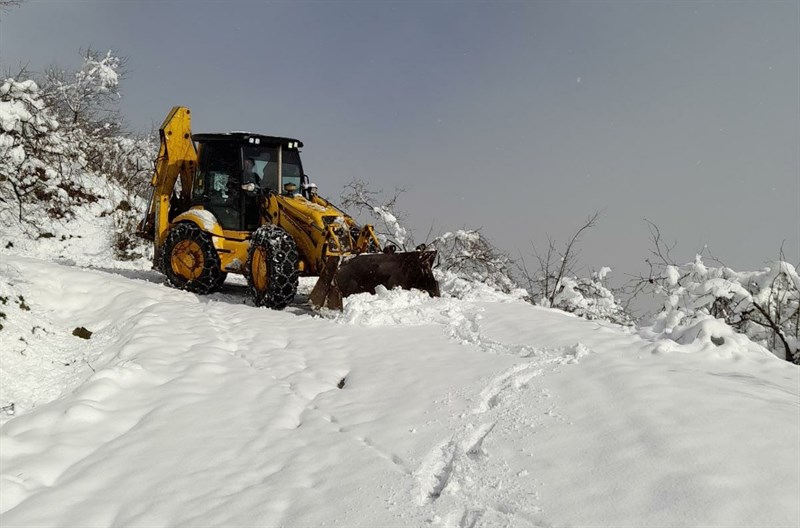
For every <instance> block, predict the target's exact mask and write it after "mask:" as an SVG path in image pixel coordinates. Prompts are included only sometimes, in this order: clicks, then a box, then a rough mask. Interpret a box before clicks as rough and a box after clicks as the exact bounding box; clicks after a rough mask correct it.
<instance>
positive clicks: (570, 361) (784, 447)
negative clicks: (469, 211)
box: [0, 239, 800, 527]
mask: <svg viewBox="0 0 800 528" xmlns="http://www.w3.org/2000/svg"><path fill="white" fill-rule="evenodd" d="M50 240H52V239H50ZM13 250H14V251H16V252H15V253H11V252H10V251H11V250H9V249H5V250H1V251H3V252H2V253H0V296H2V298H3V299H6V300H5V301H4V302H3V303H0V312H3V313H4V314H5V317H4V318H3V317H0V324H2V325H3V329H2V330H0V376H1V377H0V379H2V384H0V408H5V407H6V406H7V405H8V404H9V403H10V402H14V403H15V411H16V414H15V415H13V416H9V415H5V416H3V417H2V421H3V422H4V423H3V425H2V427H0V512H3V513H2V515H1V516H0V524H2V526H4V527H13V526H59V527H60V526H115V527H117V526H119V527H125V526H153V527H157V526H169V527H181V526H186V527H189V526H198V525H203V526H442V527H450V526H453V527H455V526H520V527H523V526H567V525H577V526H586V525H592V526H615V527H616V526H701V525H702V526H726V527H727V526H787V527H788V526H797V525H798V524H800V502H799V501H798V500H797V493H796V492H797V489H798V487H799V486H798V485H799V484H800V469H798V468H800V453H798V449H797V446H798V445H799V444H800V401H799V400H800V375H799V372H800V371H798V369H797V367H796V366H794V365H791V364H789V363H788V362H786V361H782V360H779V359H777V358H776V357H775V356H773V355H771V354H769V353H763V350H760V349H753V348H748V346H749V345H747V343H749V341H747V340H746V338H745V337H744V336H739V337H740V338H741V340H740V341H737V340H736V339H735V336H734V335H733V334H732V333H731V334H728V333H725V330H724V329H723V328H721V327H720V324H721V323H718V322H715V321H714V320H710V321H709V320H702V321H699V322H697V323H696V324H699V326H696V327H695V328H694V329H693V330H692V331H693V332H694V334H693V335H688V334H687V335H685V339H683V338H682V337H680V336H673V337H676V338H677V340H676V341H673V340H664V339H661V337H660V336H658V335H655V334H654V335H652V336H647V335H643V334H641V335H640V334H638V333H635V332H634V331H632V330H628V329H626V328H624V327H620V326H617V325H612V324H610V323H607V322H604V321H586V320H584V319H580V318H578V317H576V316H574V315H570V314H565V313H563V312H560V311H557V310H552V309H546V308H539V307H534V306H531V305H530V304H527V303H525V302H523V301H520V300H519V299H516V298H515V297H514V296H505V297H503V296H502V294H498V293H495V294H494V296H488V295H487V296H484V297H480V296H478V295H476V296H475V297H472V298H470V299H468V300H464V299H459V298H456V297H454V296H451V295H444V296H443V297H441V298H436V299H431V298H429V297H428V296H427V295H425V294H422V293H419V292H413V291H412V292H405V291H398V290H385V289H384V290H379V291H378V293H377V295H374V296H370V295H366V294H362V295H358V296H352V297H349V298H347V299H346V303H345V307H344V310H343V311H342V312H323V313H321V314H318V313H315V312H314V311H312V310H311V309H310V308H309V307H308V306H307V305H306V304H304V302H303V299H302V298H301V299H300V301H298V303H296V304H295V305H293V306H291V307H290V308H288V309H287V310H285V311H281V312H276V311H270V310H265V309H257V308H254V307H252V306H251V305H250V304H249V303H248V301H247V294H246V288H245V287H244V285H243V284H242V283H241V282H237V281H235V280H232V281H230V284H227V285H226V286H225V287H224V288H223V290H222V292H220V293H217V294H214V295H211V296H207V297H199V296H196V295H193V294H189V293H186V292H181V291H176V290H173V289H170V288H168V287H167V286H166V285H165V284H164V283H163V278H162V277H161V276H160V275H159V274H158V273H156V272H154V271H150V270H149V269H146V268H147V266H146V263H145V262H135V263H131V264H128V266H129V268H128V269H121V268H120V267H118V266H115V265H113V264H114V263H113V262H112V261H111V260H110V257H106V256H104V255H103V254H99V255H98V256H97V257H96V258H95V261H94V265H95V267H96V269H87V268H86V267H80V266H81V265H82V264H76V263H78V262H83V261H86V260H87V259H85V258H83V259H82V258H81V255H80V254H81V253H82V248H80V247H75V245H73V246H66V245H65V246H61V247H60V250H59V251H60V253H59V255H60V256H61V258H62V261H61V262H62V263H57V262H53V261H52V260H44V259H42V258H32V257H25V256H21V255H20V254H19V251H21V250H20V248H19V247H14V248H13ZM31 251H33V249H31ZM36 255H37V256H39V257H42V256H43V255H42V254H36ZM63 262H69V263H70V264H64V263H63ZM137 266H138V268H137ZM97 268H102V269H97ZM303 286H304V288H306V289H307V288H308V287H310V284H309V283H307V282H306V283H304V285H303ZM444 290H445V291H446V290H447V289H446V288H444ZM20 296H21V297H22V301H21V300H20ZM23 304H24V306H25V307H27V309H24V308H22V305H23ZM35 326H38V327H40V328H41V330H34V331H33V332H31V329H32V327H35ZM722 326H725V325H722ZM76 327H85V328H86V329H88V330H90V331H92V332H93V334H92V336H91V338H90V339H88V340H84V339H81V338H79V337H76V336H73V335H72V331H73V329H75V328H76ZM726 328H727V327H726ZM679 330H680V331H683V332H689V330H685V329H683V328H681V329H679ZM20 337H22V338H23V339H24V342H23V341H20V340H19V338H20ZM720 337H722V338H723V339H724V342H723V343H722V344H717V343H719V338H720ZM712 338H714V339H713V340H712ZM23 354H24V355H23Z"/></svg>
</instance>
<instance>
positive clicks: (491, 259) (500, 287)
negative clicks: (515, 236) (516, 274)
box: [428, 230, 526, 297]
mask: <svg viewBox="0 0 800 528" xmlns="http://www.w3.org/2000/svg"><path fill="white" fill-rule="evenodd" d="M428 247H429V248H430V249H435V250H436V251H437V252H438V257H437V265H436V268H437V269H438V270H439V271H440V272H441V278H442V279H444V280H445V282H446V284H448V285H451V286H453V288H452V289H451V290H450V291H451V293H455V292H458V291H465V292H466V290H467V289H474V288H466V287H465V286H466V285H465V284H459V282H458V281H459V280H460V281H464V282H466V283H474V284H480V285H481V286H482V289H487V288H488V289H490V290H495V291H499V292H502V293H506V294H513V295H514V296H516V297H525V296H526V292H525V290H523V289H521V288H520V287H519V286H518V285H517V284H516V282H515V281H514V280H513V279H512V278H511V273H510V268H511V260H510V259H509V258H508V256H507V255H506V254H504V253H503V252H501V251H500V250H498V249H497V248H496V247H494V246H493V245H492V243H491V242H489V240H487V239H486V237H484V236H483V234H482V233H481V232H480V231H475V230H458V231H456V232H454V233H453V232H447V233H445V234H443V235H441V236H439V237H436V238H435V239H433V241H432V242H431V243H430V244H429V245H428ZM456 296H458V294H457V293H456Z"/></svg>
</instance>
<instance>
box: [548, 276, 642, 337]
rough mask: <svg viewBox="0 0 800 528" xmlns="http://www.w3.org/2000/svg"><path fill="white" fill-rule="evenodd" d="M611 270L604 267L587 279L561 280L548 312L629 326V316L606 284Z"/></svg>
mask: <svg viewBox="0 0 800 528" xmlns="http://www.w3.org/2000/svg"><path fill="white" fill-rule="evenodd" d="M610 272H611V268H608V267H603V268H601V269H600V271H599V272H593V273H592V275H591V277H590V278H578V277H574V276H573V277H563V278H562V279H561V281H560V282H559V284H558V285H557V287H556V294H555V298H554V299H553V304H552V306H551V308H557V309H559V310H564V311H565V312H569V313H574V314H575V315H578V316H580V317H585V318H586V319H590V320H591V319H604V320H606V321H611V322H612V323H616V324H621V325H632V324H633V321H632V320H631V318H630V316H629V315H628V313H627V312H626V311H625V309H624V308H623V307H622V305H620V303H619V302H618V301H617V299H616V298H615V297H614V294H613V293H612V292H611V290H610V289H609V288H608V287H607V286H606V284H605V278H606V275H608V274H609V273H610Z"/></svg>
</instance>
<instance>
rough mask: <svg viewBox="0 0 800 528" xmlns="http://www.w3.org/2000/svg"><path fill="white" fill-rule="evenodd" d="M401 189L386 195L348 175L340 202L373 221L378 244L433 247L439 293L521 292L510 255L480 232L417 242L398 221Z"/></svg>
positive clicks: (519, 294)
mask: <svg viewBox="0 0 800 528" xmlns="http://www.w3.org/2000/svg"><path fill="white" fill-rule="evenodd" d="M402 192H403V191H402V190H399V189H398V190H396V191H395V192H394V194H393V195H391V196H390V197H388V198H387V197H385V196H384V194H383V193H382V192H380V191H372V190H371V189H370V188H369V185H368V184H367V183H365V182H363V181H359V180H354V181H353V182H351V183H349V184H348V185H347V186H346V187H345V192H344V193H343V194H342V204H343V205H344V207H345V208H348V209H351V210H354V212H355V213H356V214H358V213H361V214H362V215H366V216H368V217H369V220H370V221H374V222H375V234H376V235H377V236H378V239H379V240H380V242H381V244H383V245H386V244H393V245H395V246H397V247H398V248H399V249H400V250H402V251H412V250H414V249H415V248H417V247H423V246H424V247H426V248H427V249H431V250H435V251H437V257H436V262H435V264H434V273H435V274H436V278H437V280H438V281H439V283H440V286H441V289H442V293H443V294H445V295H449V296H452V297H459V298H466V297H469V298H475V296H476V295H478V294H477V292H481V293H480V295H481V296H485V295H486V294H487V292H491V291H493V292H499V293H500V294H502V295H503V296H504V295H505V294H511V295H512V297H513V298H522V297H525V296H526V292H525V290H523V289H521V288H520V287H519V286H518V285H517V283H516V282H515V281H514V279H512V277H511V273H510V269H511V267H512V265H513V263H512V262H511V260H510V259H509V258H508V256H507V255H506V254H505V253H503V252H502V251H500V250H499V249H497V248H496V247H495V246H493V245H492V243H491V242H489V240H488V239H487V238H486V237H485V236H483V234H482V233H481V232H480V231H477V230H458V231H456V232H447V233H445V234H443V235H441V236H438V237H436V238H434V239H433V240H432V241H431V242H429V243H428V244H421V245H419V246H417V245H416V243H415V242H414V234H413V232H412V230H411V229H410V228H408V227H407V226H406V225H404V224H403V221H402V219H403V215H402V214H401V213H399V212H398V211H397V208H396V205H397V201H398V198H399V197H400V195H401V194H402Z"/></svg>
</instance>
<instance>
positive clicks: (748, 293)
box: [650, 255, 800, 364]
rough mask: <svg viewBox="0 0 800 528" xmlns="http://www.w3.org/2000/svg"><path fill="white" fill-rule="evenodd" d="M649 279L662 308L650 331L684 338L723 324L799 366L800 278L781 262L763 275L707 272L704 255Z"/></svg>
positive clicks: (722, 269)
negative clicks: (705, 324)
mask: <svg viewBox="0 0 800 528" xmlns="http://www.w3.org/2000/svg"><path fill="white" fill-rule="evenodd" d="M660 268H661V270H660V273H658V274H655V275H654V276H653V277H651V278H650V282H651V284H652V285H653V290H654V293H655V294H656V295H657V296H658V297H659V298H660V299H661V300H662V302H663V306H662V308H661V311H660V312H658V313H657V314H656V315H655V317H654V318H653V321H652V322H651V325H652V326H651V328H650V329H651V331H652V332H654V333H656V334H661V335H663V336H665V337H675V336H684V335H685V334H686V329H687V328H690V327H694V326H696V325H697V324H698V322H702V321H707V320H709V319H718V320H721V321H723V322H724V323H725V324H727V325H728V326H730V327H731V328H732V329H734V330H735V331H737V332H739V333H741V334H744V335H746V336H747V337H748V338H750V339H751V340H752V341H754V342H755V343H758V344H760V345H762V346H764V347H765V348H767V349H769V350H771V351H772V352H773V353H774V354H776V355H777V356H779V357H783V358H785V359H786V360H788V361H793V362H794V363H797V364H800V350H799V349H800V340H799V339H798V338H799V337H800V329H799V328H798V327H799V326H800V325H799V323H800V277H798V274H797V270H796V269H795V267H794V266H792V265H791V264H789V263H788V262H784V261H782V260H778V261H776V262H774V263H772V265H770V266H769V267H766V268H764V269H762V270H760V271H749V272H737V271H734V270H732V269H731V268H728V267H725V266H719V267H714V266H707V265H706V264H705V263H704V262H703V259H702V257H701V256H700V255H697V256H696V257H695V260H694V261H693V262H689V263H686V264H682V265H674V264H665V265H663V266H660Z"/></svg>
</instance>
